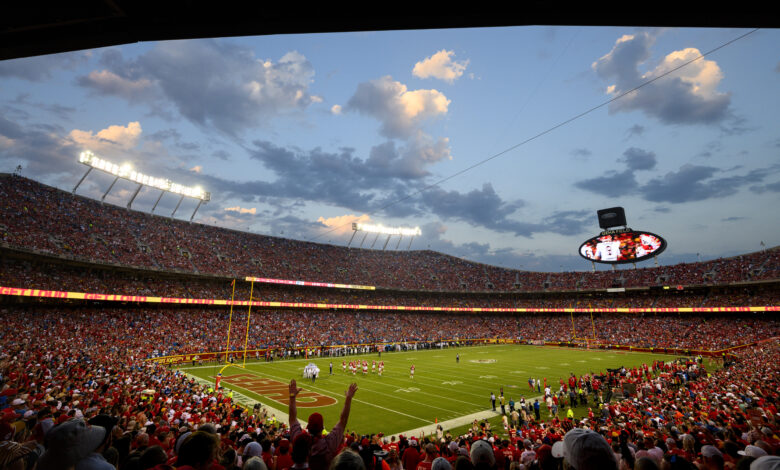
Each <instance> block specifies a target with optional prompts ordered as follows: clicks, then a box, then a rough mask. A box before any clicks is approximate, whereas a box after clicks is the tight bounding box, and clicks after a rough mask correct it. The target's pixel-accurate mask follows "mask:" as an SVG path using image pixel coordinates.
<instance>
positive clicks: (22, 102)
mask: <svg viewBox="0 0 780 470" xmlns="http://www.w3.org/2000/svg"><path fill="white" fill-rule="evenodd" d="M16 106H22V107H30V108H35V109H39V110H42V111H45V112H46V113H49V114H51V115H53V116H55V117H56V118H58V119H60V120H62V121H69V120H71V119H72V116H73V113H75V112H76V108H73V107H70V106H62V105H59V104H56V103H55V104H48V103H43V102H40V101H32V100H30V94H29V93H20V94H19V95H17V97H16V98H15V99H14V100H12V101H9V102H8V105H6V111H11V112H16V113H20V114H21V115H24V116H25V117H29V113H27V112H26V111H23V110H21V109H19V108H17V107H16Z"/></svg>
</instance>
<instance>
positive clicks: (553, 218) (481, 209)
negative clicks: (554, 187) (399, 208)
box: [421, 183, 588, 237]
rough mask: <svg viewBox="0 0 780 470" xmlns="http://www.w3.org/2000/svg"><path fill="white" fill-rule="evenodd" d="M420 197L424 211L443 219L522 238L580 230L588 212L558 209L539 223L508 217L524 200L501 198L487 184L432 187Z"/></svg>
mask: <svg viewBox="0 0 780 470" xmlns="http://www.w3.org/2000/svg"><path fill="white" fill-rule="evenodd" d="M421 198H422V206H423V208H424V209H425V210H427V211H429V212H431V213H433V214H435V215H437V216H439V217H441V218H443V219H449V220H460V221H463V222H466V223H468V224H470V225H473V226H475V227H484V228H487V229H490V230H494V231H496V232H504V233H514V234H516V235H519V236H524V237H531V236H532V235H533V234H534V233H539V232H553V233H561V234H564V235H573V234H577V233H581V232H582V231H583V230H584V228H585V224H586V222H585V220H586V219H585V218H586V217H587V214H588V213H587V212H586V211H559V212H555V213H553V214H550V215H549V216H548V217H546V218H544V219H543V220H542V221H541V222H521V221H518V220H515V219H512V218H510V217H509V216H510V215H512V214H514V213H515V212H516V211H517V210H518V209H520V208H522V207H523V206H524V205H525V202H524V201H522V200H516V201H510V202H507V201H504V200H502V199H501V197H500V196H499V195H498V194H496V192H495V190H494V189H493V186H492V185H491V184H490V183H485V184H483V185H482V189H473V190H471V191H469V192H465V193H461V192H459V191H446V190H444V189H441V188H434V189H430V190H428V191H425V192H424V193H423V194H422V197H421Z"/></svg>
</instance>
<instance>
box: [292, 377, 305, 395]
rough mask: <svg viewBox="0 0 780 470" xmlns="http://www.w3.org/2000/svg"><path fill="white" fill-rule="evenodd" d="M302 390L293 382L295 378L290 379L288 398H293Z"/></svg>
mask: <svg viewBox="0 0 780 470" xmlns="http://www.w3.org/2000/svg"><path fill="white" fill-rule="evenodd" d="M302 390H303V389H302V388H298V384H296V383H295V379H292V380H291V381H290V398H295V397H296V396H297V395H298V394H299V393H300V392H301V391H302Z"/></svg>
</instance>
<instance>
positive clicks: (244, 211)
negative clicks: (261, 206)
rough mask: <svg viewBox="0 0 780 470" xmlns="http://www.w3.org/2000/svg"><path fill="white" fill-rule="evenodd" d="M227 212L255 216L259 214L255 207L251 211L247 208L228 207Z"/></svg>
mask: <svg viewBox="0 0 780 470" xmlns="http://www.w3.org/2000/svg"><path fill="white" fill-rule="evenodd" d="M225 210H226V211H230V212H238V213H239V214H252V215H255V214H256V213H257V208H256V207H253V208H251V209H247V208H245V207H241V206H235V207H226V208H225Z"/></svg>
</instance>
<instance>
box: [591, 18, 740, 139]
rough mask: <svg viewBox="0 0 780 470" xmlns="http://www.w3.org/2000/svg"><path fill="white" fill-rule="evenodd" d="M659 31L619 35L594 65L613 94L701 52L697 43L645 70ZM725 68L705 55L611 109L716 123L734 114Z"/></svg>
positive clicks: (672, 120)
mask: <svg viewBox="0 0 780 470" xmlns="http://www.w3.org/2000/svg"><path fill="white" fill-rule="evenodd" d="M654 42H655V38H654V36H652V35H651V34H649V33H647V32H641V33H637V34H634V35H625V36H622V37H621V38H619V39H618V40H617V41H616V42H615V45H614V47H613V48H612V50H611V51H610V52H609V53H607V54H606V55H604V56H602V57H601V58H600V59H598V60H597V61H596V62H594V63H593V64H592V67H593V69H594V70H595V71H596V73H597V74H598V75H599V77H601V78H602V79H604V80H613V81H614V82H613V84H611V85H609V86H608V87H607V93H608V94H610V95H620V94H622V93H625V92H627V91H629V90H631V89H633V88H634V87H636V86H638V85H640V84H641V83H644V82H646V81H648V80H652V79H654V78H656V77H659V76H661V75H662V74H664V73H666V72H668V71H670V70H672V69H674V68H675V67H677V66H680V65H682V64H683V63H686V62H688V61H690V60H693V59H695V58H696V57H698V56H700V55H701V52H699V50H698V49H696V48H686V49H682V50H679V51H673V52H671V53H670V54H668V55H667V56H666V57H664V59H663V60H662V61H661V63H660V64H658V65H657V66H656V67H655V68H653V69H651V70H649V71H647V72H645V73H641V72H640V70H639V68H640V66H642V65H644V64H645V63H646V62H647V61H648V60H649V59H650V57H651V52H650V49H651V47H652V46H653V44H654ZM722 79H723V73H722V72H721V70H720V67H719V66H718V64H717V63H716V62H715V61H712V60H706V59H699V60H696V61H694V62H691V63H690V64H688V65H686V66H685V67H683V68H681V69H679V70H677V71H675V72H673V73H672V74H670V75H668V76H665V77H663V78H661V79H659V80H658V81H655V82H653V83H650V84H648V85H646V86H644V87H642V88H641V89H639V90H636V91H634V92H632V93H630V94H628V95H626V96H623V97H622V98H621V99H619V100H617V101H614V102H612V103H611V104H610V107H609V109H610V112H613V113H615V112H626V111H635V110H638V111H642V112H644V113H645V114H647V115H649V116H653V117H655V118H657V119H660V120H661V121H662V122H664V123H666V124H713V123H718V122H720V121H722V120H724V119H725V118H726V117H728V116H729V114H730V113H729V106H730V102H731V98H730V95H729V94H727V93H721V92H719V91H718V90H717V87H718V85H719V84H720V82H721V80H722Z"/></svg>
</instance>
